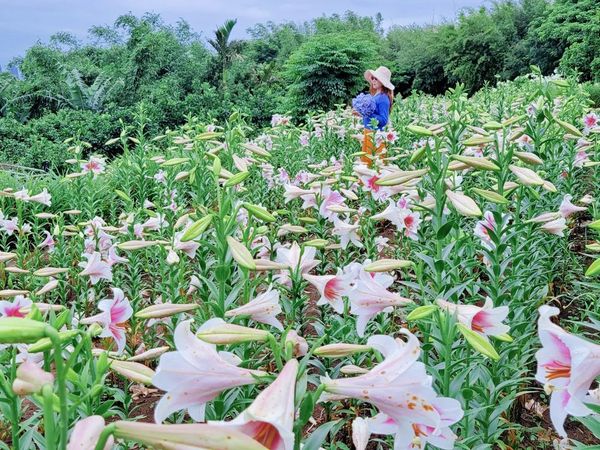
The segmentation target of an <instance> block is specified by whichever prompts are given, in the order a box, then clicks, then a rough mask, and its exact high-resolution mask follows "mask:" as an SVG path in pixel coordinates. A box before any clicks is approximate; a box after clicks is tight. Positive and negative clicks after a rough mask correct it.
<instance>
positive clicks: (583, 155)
mask: <svg viewBox="0 0 600 450" xmlns="http://www.w3.org/2000/svg"><path fill="white" fill-rule="evenodd" d="M588 162H590V157H589V155H588V154H587V152H586V151H585V150H579V151H578V152H577V153H576V154H575V160H574V161H573V166H574V167H583V165H584V164H585V163H588Z"/></svg>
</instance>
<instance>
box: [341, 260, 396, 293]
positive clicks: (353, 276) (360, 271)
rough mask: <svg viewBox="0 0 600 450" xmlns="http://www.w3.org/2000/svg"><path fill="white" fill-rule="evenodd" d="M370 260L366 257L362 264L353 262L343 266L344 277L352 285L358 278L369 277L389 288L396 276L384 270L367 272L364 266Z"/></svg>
mask: <svg viewBox="0 0 600 450" xmlns="http://www.w3.org/2000/svg"><path fill="white" fill-rule="evenodd" d="M371 263H372V261H371V260H370V259H366V260H365V261H364V262H363V263H362V264H361V263H358V262H353V263H350V264H348V265H347V266H346V267H344V272H343V273H344V276H345V277H346V279H347V280H348V281H349V282H350V283H351V284H352V286H353V287H354V286H355V285H356V283H357V282H358V280H359V279H360V278H361V277H362V276H365V277H371V279H373V281H375V283H377V284H378V285H380V286H381V287H383V288H384V289H387V288H389V287H390V286H391V285H392V284H394V281H396V278H395V277H393V276H392V275H389V274H387V273H385V272H367V271H365V269H364V268H365V267H366V266H368V265H369V264H371Z"/></svg>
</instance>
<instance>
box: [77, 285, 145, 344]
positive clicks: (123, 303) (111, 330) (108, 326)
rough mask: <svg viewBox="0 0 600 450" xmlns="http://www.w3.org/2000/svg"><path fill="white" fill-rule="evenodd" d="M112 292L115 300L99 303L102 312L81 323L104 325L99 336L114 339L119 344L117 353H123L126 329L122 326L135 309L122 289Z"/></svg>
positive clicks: (107, 299) (105, 300)
mask: <svg viewBox="0 0 600 450" xmlns="http://www.w3.org/2000/svg"><path fill="white" fill-rule="evenodd" d="M112 292H113V298H105V299H103V300H100V302H99V303H98V309H99V310H100V311H102V312H101V313H99V314H96V315H95V316H92V317H87V318H85V319H83V320H82V321H81V323H82V324H84V325H87V324H91V323H99V324H100V325H102V327H103V330H102V333H100V335H99V336H100V337H111V338H113V339H114V340H115V342H116V343H117V353H122V352H123V350H124V349H125V327H123V326H122V324H123V323H125V322H126V321H127V320H128V319H129V318H130V317H131V315H132V314H133V308H132V307H131V305H130V304H129V300H127V297H125V294H124V293H123V291H122V290H121V289H119V288H112Z"/></svg>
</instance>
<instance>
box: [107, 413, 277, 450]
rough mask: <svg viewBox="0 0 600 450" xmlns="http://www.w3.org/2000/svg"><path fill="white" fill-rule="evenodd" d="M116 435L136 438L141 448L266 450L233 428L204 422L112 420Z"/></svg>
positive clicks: (120, 437)
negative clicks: (176, 423)
mask: <svg viewBox="0 0 600 450" xmlns="http://www.w3.org/2000/svg"><path fill="white" fill-rule="evenodd" d="M114 425H115V437H116V438H119V439H125V440H133V441H136V442H138V443H140V444H142V446H143V447H144V448H164V449H184V448H186V449H190V450H191V449H201V448H203V449H219V450H238V449H242V448H243V449H244V450H266V447H264V446H262V445H261V444H259V443H258V442H257V441H255V440H254V439H252V438H251V437H249V436H248V435H246V434H244V433H242V432H241V431H237V430H236V429H234V428H230V427H222V426H216V425H209V424H205V423H199V424H184V425H159V424H154V423H142V422H129V421H122V420H119V421H117V422H114Z"/></svg>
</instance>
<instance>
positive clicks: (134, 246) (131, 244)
mask: <svg viewBox="0 0 600 450" xmlns="http://www.w3.org/2000/svg"><path fill="white" fill-rule="evenodd" d="M158 244H159V242H158V241H135V240H134V241H126V242H121V243H120V244H117V247H118V248H120V249H121V250H139V249H142V248H147V247H152V246H154V245H158Z"/></svg>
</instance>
